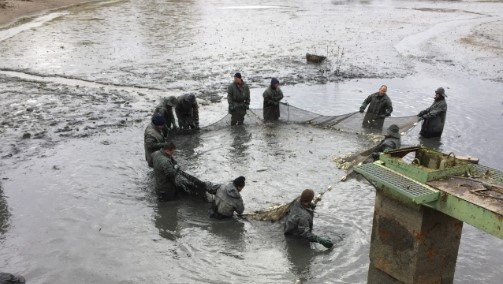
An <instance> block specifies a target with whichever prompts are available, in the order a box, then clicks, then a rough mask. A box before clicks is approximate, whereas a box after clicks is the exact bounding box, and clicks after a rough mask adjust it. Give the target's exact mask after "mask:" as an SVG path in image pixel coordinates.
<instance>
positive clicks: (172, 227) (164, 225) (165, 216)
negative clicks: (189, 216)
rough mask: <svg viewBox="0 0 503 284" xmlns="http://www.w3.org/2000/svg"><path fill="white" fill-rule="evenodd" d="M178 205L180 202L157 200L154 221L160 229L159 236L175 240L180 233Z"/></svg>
mask: <svg viewBox="0 0 503 284" xmlns="http://www.w3.org/2000/svg"><path fill="white" fill-rule="evenodd" d="M178 206H180V204H179V202H176V201H171V202H159V201H158V202H157V208H156V209H157V210H155V216H154V223H155V226H156V228H157V229H159V236H161V237H163V238H166V239H168V240H172V241H175V240H176V239H177V237H179V234H180V228H179V227H178V218H179V216H178Z"/></svg>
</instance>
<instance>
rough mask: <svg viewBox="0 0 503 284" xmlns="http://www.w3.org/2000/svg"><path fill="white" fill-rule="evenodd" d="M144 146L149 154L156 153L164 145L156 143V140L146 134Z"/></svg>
mask: <svg viewBox="0 0 503 284" xmlns="http://www.w3.org/2000/svg"><path fill="white" fill-rule="evenodd" d="M145 145H146V146H147V149H148V150H149V151H151V152H154V151H157V150H159V149H161V148H163V147H164V145H165V143H164V142H157V139H155V138H154V137H152V136H151V135H149V134H147V136H146V137H145Z"/></svg>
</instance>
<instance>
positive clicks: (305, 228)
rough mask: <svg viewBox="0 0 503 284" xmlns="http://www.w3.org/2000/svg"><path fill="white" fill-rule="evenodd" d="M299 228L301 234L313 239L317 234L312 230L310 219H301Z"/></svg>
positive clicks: (303, 236)
mask: <svg viewBox="0 0 503 284" xmlns="http://www.w3.org/2000/svg"><path fill="white" fill-rule="evenodd" d="M297 229H298V230H299V235H300V236H301V237H302V238H304V239H308V240H310V241H311V239H313V238H314V237H315V235H314V234H313V233H312V232H311V226H310V225H309V220H307V219H302V218H301V219H300V220H299V222H298V224H297Z"/></svg>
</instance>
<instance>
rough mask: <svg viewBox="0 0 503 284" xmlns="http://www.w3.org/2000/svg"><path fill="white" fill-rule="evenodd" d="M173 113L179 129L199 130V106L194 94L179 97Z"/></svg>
mask: <svg viewBox="0 0 503 284" xmlns="http://www.w3.org/2000/svg"><path fill="white" fill-rule="evenodd" d="M175 112H176V117H177V118H178V125H180V128H182V129H195V130H199V106H198V105H197V100H196V96H195V95H194V94H185V95H182V96H179V97H178V98H177V104H176V107H175Z"/></svg>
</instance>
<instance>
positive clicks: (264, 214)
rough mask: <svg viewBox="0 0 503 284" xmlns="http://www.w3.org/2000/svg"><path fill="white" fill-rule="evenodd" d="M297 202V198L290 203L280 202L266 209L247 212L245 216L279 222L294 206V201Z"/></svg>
mask: <svg viewBox="0 0 503 284" xmlns="http://www.w3.org/2000/svg"><path fill="white" fill-rule="evenodd" d="M294 202H295V199H294V200H293V201H291V202H289V203H286V204H279V205H275V206H272V207H269V208H267V209H264V210H258V211H254V212H250V213H245V214H243V216H246V217H247V218H250V219H253V220H257V221H271V222H277V221H279V220H281V219H283V217H285V216H286V214H287V213H288V211H289V210H290V208H291V207H292V205H293V203H294Z"/></svg>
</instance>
